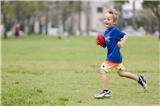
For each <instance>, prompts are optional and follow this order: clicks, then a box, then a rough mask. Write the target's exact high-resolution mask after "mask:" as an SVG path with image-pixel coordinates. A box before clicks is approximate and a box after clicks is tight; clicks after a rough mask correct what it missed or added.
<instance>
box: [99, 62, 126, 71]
mask: <svg viewBox="0 0 160 107" xmlns="http://www.w3.org/2000/svg"><path fill="white" fill-rule="evenodd" d="M101 69H103V70H104V71H106V72H109V71H111V70H114V69H117V70H120V69H121V70H125V68H124V66H123V63H122V62H121V63H114V62H111V61H105V62H103V63H102V65H101Z"/></svg>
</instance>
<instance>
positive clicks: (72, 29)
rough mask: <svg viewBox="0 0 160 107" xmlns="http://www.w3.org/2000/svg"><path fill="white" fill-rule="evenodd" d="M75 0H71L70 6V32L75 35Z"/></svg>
mask: <svg viewBox="0 0 160 107" xmlns="http://www.w3.org/2000/svg"><path fill="white" fill-rule="evenodd" d="M74 4H75V3H74V1H71V2H70V7H71V28H70V32H71V35H74V34H75V33H74V22H75V20H74V10H75V5H74Z"/></svg>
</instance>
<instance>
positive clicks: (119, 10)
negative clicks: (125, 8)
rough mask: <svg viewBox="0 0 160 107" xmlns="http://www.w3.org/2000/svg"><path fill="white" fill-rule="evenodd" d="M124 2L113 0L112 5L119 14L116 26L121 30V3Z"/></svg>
mask: <svg viewBox="0 0 160 107" xmlns="http://www.w3.org/2000/svg"><path fill="white" fill-rule="evenodd" d="M125 2H126V1H114V6H115V9H116V10H117V14H118V16H119V19H118V23H117V25H116V26H117V27H118V28H119V29H121V30H122V29H123V17H122V5H123V4H124V3H125Z"/></svg>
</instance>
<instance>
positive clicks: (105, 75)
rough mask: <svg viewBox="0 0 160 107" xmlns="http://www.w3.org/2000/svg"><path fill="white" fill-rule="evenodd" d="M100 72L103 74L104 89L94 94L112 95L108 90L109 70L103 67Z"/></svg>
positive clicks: (99, 96) (97, 95) (100, 96)
mask: <svg viewBox="0 0 160 107" xmlns="http://www.w3.org/2000/svg"><path fill="white" fill-rule="evenodd" d="M100 74H101V76H102V83H103V91H102V92H101V93H99V94H96V95H94V97H95V98H105V97H111V93H110V91H109V90H108V78H107V72H106V71H104V70H102V69H101V71H100Z"/></svg>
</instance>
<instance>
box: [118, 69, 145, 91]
mask: <svg viewBox="0 0 160 107" xmlns="http://www.w3.org/2000/svg"><path fill="white" fill-rule="evenodd" d="M118 74H119V76H121V77H127V78H130V79H133V80H135V81H138V83H139V84H141V85H142V87H143V89H144V90H145V91H146V90H147V83H146V78H145V75H144V74H142V75H140V76H139V77H138V76H136V75H134V74H132V73H130V72H124V71H123V70H119V71H118Z"/></svg>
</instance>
